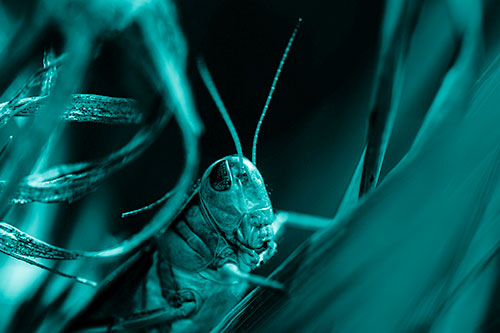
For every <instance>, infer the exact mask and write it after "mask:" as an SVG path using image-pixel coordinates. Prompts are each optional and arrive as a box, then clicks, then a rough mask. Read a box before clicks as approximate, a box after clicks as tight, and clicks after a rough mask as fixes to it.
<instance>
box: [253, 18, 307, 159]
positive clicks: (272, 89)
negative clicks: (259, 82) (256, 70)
mask: <svg viewBox="0 0 500 333" xmlns="http://www.w3.org/2000/svg"><path fill="white" fill-rule="evenodd" d="M300 22H302V19H301V18H299V21H298V22H297V25H296V26H295V29H293V33H292V36H291V37H290V39H289V40H288V44H287V45H286V48H285V52H283V56H282V57H281V61H280V64H279V65H278V70H276V74H274V79H273V83H272V84H271V89H270V90H269V95H267V99H266V104H264V109H263V110H262V113H261V114H260V118H259V122H258V123H257V128H256V129H255V134H254V136H253V145H252V163H253V164H254V165H257V139H258V137H259V131H260V127H261V126H262V121H263V120H264V117H265V116H266V112H267V109H268V108H269V103H271V98H272V97H273V93H274V90H275V89H276V83H278V79H279V77H280V74H281V70H282V69H283V65H285V60H286V57H287V56H288V52H290V48H291V47H292V44H293V41H294V39H295V36H296V35H297V31H299V27H300Z"/></svg>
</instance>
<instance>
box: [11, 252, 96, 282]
mask: <svg viewBox="0 0 500 333" xmlns="http://www.w3.org/2000/svg"><path fill="white" fill-rule="evenodd" d="M1 252H3V251H1ZM4 253H5V252H4ZM5 254H7V255H9V256H11V257H12V258H14V259H17V260H20V261H24V262H25V263H27V264H30V265H32V266H35V267H39V268H42V269H44V270H46V271H49V272H51V273H54V274H57V275H60V276H62V277H65V278H68V279H71V280H74V281H76V282H78V283H81V284H84V285H87V286H89V287H94V288H95V287H97V285H98V284H97V282H95V281H92V280H89V279H86V278H83V277H80V276H76V275H70V274H66V273H64V272H61V271H59V270H57V269H53V268H51V267H49V266H45V265H44V264H41V263H39V262H37V261H35V260H32V259H29V258H26V257H23V256H20V255H17V254H13V253H5Z"/></svg>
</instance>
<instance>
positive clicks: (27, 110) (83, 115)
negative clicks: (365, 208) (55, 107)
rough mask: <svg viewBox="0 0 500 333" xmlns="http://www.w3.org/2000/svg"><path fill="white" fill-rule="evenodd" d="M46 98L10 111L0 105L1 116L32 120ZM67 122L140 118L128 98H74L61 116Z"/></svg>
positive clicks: (31, 100) (126, 121) (124, 121)
mask: <svg viewBox="0 0 500 333" xmlns="http://www.w3.org/2000/svg"><path fill="white" fill-rule="evenodd" d="M47 99H48V96H36V97H27V98H23V99H21V100H19V101H18V103H17V104H16V105H14V106H12V107H8V105H7V104H8V103H3V104H0V110H2V113H7V114H11V115H15V116H25V117H26V116H32V115H35V114H37V113H38V112H40V111H41V110H43V108H44V104H45V102H46V101H47ZM0 117H1V116H0ZM62 119H63V120H65V121H70V122H93V123H100V124H109V125H113V124H139V123H140V122H141V121H142V114H141V113H140V112H139V110H138V108H137V105H136V102H135V101H134V100H133V99H130V98H118V97H108V96H100V95H92V94H73V95H72V96H71V101H70V103H69V105H68V107H67V109H66V112H64V114H63V115H62Z"/></svg>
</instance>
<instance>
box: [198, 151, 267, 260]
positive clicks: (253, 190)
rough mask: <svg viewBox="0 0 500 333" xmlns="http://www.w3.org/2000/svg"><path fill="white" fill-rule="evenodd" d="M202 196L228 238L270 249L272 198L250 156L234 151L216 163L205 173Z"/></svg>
mask: <svg viewBox="0 0 500 333" xmlns="http://www.w3.org/2000/svg"><path fill="white" fill-rule="evenodd" d="M241 162H243V163H241ZM200 198H201V202H202V205H203V206H204V207H203V210H204V211H205V214H207V215H208V217H209V219H210V220H211V221H212V222H214V223H215V224H216V225H217V227H218V229H219V230H221V231H222V232H223V233H224V234H226V235H227V236H228V238H229V239H234V240H236V241H237V242H238V243H240V244H242V245H244V246H245V247H248V248H250V249H254V250H259V249H262V250H264V249H267V247H268V244H267V243H268V242H271V241H272V240H273V238H274V231H273V228H272V222H273V221H274V213H273V209H272V205H271V200H270V199H269V195H268V193H267V190H266V186H265V183H264V180H263V179H262V176H261V174H260V172H259V170H258V169H257V167H256V166H255V165H254V164H252V162H250V160H248V159H247V158H245V157H243V161H241V160H240V158H239V157H238V156H237V155H232V156H227V157H224V158H222V159H220V160H218V161H216V162H215V163H213V164H212V165H211V166H210V167H209V168H208V169H207V171H205V174H204V175H203V177H202V180H201V184H200Z"/></svg>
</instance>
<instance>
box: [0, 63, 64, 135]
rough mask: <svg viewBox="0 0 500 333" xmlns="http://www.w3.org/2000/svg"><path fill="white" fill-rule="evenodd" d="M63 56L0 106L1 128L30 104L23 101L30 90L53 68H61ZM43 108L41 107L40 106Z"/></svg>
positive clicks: (34, 75) (40, 71)
mask: <svg viewBox="0 0 500 333" xmlns="http://www.w3.org/2000/svg"><path fill="white" fill-rule="evenodd" d="M64 58H65V56H64V55H62V56H60V57H59V58H58V59H56V60H54V61H53V62H52V63H51V64H50V65H48V66H47V67H45V68H43V69H41V70H39V71H37V72H36V73H34V74H33V75H31V77H30V78H29V79H28V80H27V81H26V83H25V84H24V85H23V86H22V87H21V88H20V89H19V90H18V91H17V92H16V94H15V95H14V96H13V97H12V98H11V99H10V100H9V101H8V102H6V103H2V104H0V111H1V113H0V126H3V125H5V124H6V123H7V121H8V120H9V119H10V118H11V117H12V116H15V115H16V113H17V112H18V111H20V110H22V108H23V107H24V106H25V105H26V103H27V102H30V101H31V99H29V98H28V99H23V98H24V97H26V96H27V94H29V93H30V90H31V89H32V88H34V87H37V86H39V85H41V84H42V83H43V80H44V78H45V75H46V73H47V72H49V71H51V70H52V69H53V68H55V66H61V65H62V63H63V60H64ZM42 106H43V105H42Z"/></svg>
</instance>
